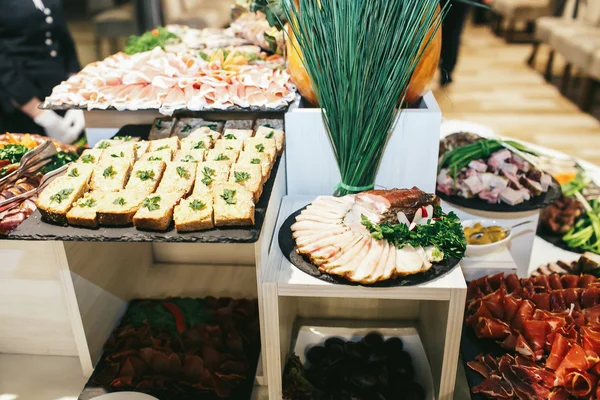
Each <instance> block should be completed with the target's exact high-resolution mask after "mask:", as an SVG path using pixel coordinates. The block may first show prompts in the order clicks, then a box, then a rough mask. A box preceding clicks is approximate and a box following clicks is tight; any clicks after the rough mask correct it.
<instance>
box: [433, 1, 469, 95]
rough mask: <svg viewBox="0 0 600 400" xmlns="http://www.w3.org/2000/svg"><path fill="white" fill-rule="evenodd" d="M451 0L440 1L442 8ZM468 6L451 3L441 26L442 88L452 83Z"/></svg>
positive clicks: (456, 2)
mask: <svg viewBox="0 0 600 400" xmlns="http://www.w3.org/2000/svg"><path fill="white" fill-rule="evenodd" d="M450 1H451V0H441V2H440V5H441V6H442V7H443V6H445V5H446V4H447V3H448V2H450ZM468 12H469V6H468V5H467V4H465V3H461V2H459V1H451V4H450V11H448V15H446V18H445V19H444V22H443V25H442V56H441V61H440V68H441V71H440V72H441V84H442V86H445V85H448V84H450V83H452V73H453V72H454V67H456V62H457V60H458V51H459V48H460V37H461V36H462V31H463V28H464V26H465V20H466V19H467V14H468Z"/></svg>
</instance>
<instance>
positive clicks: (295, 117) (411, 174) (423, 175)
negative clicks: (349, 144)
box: [285, 92, 442, 196]
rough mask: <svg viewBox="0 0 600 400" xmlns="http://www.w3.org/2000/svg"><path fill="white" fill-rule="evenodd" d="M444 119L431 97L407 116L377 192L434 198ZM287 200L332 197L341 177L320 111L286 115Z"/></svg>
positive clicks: (396, 133)
mask: <svg viewBox="0 0 600 400" xmlns="http://www.w3.org/2000/svg"><path fill="white" fill-rule="evenodd" d="M441 122H442V113H441V111H440V108H439V106H438V104H437V102H436V101H435V98H434V96H433V94H432V93H431V92H428V93H427V94H426V95H425V96H424V97H423V100H422V101H421V103H420V104H419V107H418V108H414V109H407V110H402V112H401V113H400V114H399V116H398V120H397V123H396V125H395V127H394V131H393V133H392V135H391V137H390V139H389V141H388V143H387V146H386V149H385V152H384V154H383V159H382V161H381V164H380V166H379V171H378V174H377V177H376V180H375V188H376V189H379V188H385V189H392V188H410V187H413V186H418V187H419V188H420V189H422V190H424V191H426V192H430V193H433V192H435V182H436V175H437V174H436V170H437V162H438V149H439V140H440V126H441ZM285 127H286V129H285V131H286V154H287V183H288V195H315V196H316V195H327V194H332V193H333V192H334V187H335V185H337V184H338V183H339V182H340V171H339V169H338V166H337V162H336V160H335V156H334V153H333V149H332V147H331V142H330V141H329V137H328V136H327V132H326V131H325V126H324V124H323V119H322V116H321V110H320V109H318V108H302V107H301V105H300V104H299V103H296V104H294V105H292V106H291V107H290V109H289V111H288V112H287V113H286V115H285Z"/></svg>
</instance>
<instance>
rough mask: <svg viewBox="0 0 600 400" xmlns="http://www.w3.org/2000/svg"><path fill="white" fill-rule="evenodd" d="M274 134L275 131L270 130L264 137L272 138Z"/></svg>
mask: <svg viewBox="0 0 600 400" xmlns="http://www.w3.org/2000/svg"><path fill="white" fill-rule="evenodd" d="M274 135H275V131H271V132H269V133H268V134H267V135H266V136H265V137H266V138H267V139H271V138H273V136H274Z"/></svg>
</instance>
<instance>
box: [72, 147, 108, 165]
mask: <svg viewBox="0 0 600 400" xmlns="http://www.w3.org/2000/svg"><path fill="white" fill-rule="evenodd" d="M103 152H104V150H102V149H87V150H84V151H83V153H81V156H80V157H79V159H78V160H77V163H78V164H98V163H99V162H100V157H102V153H103Z"/></svg>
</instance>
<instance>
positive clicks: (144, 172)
mask: <svg viewBox="0 0 600 400" xmlns="http://www.w3.org/2000/svg"><path fill="white" fill-rule="evenodd" d="M165 167H166V164H165V163H164V162H162V161H138V162H136V163H135V165H134V166H133V170H132V171H131V176H130V177H129V181H127V185H126V186H125V189H127V190H137V191H139V192H141V193H145V194H150V193H153V192H154V191H155V190H156V188H157V187H158V183H159V182H160V180H161V179H162V175H163V173H164V172H165Z"/></svg>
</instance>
